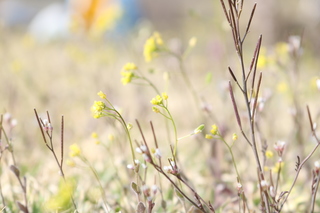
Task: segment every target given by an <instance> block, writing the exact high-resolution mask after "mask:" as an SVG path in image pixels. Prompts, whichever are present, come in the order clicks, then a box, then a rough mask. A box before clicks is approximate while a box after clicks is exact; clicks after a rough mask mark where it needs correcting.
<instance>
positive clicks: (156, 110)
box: [152, 106, 160, 113]
mask: <svg viewBox="0 0 320 213" xmlns="http://www.w3.org/2000/svg"><path fill="white" fill-rule="evenodd" d="M152 111H154V112H155V113H159V112H160V110H159V108H158V107H155V106H153V107H152Z"/></svg>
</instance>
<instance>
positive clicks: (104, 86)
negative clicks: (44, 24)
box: [0, 1, 320, 213]
mask: <svg viewBox="0 0 320 213" xmlns="http://www.w3.org/2000/svg"><path fill="white" fill-rule="evenodd" d="M230 2H232V1H230ZM241 2H242V1H239V3H235V4H234V5H229V3H228V1H225V2H224V3H225V8H226V11H229V10H230V11H231V12H230V13H229V12H227V14H224V10H223V7H222V6H221V4H220V2H218V1H217V2H216V3H214V6H215V7H214V9H213V12H212V14H211V15H210V16H209V17H211V18H212V19H210V20H207V19H203V17H201V16H200V17H199V16H197V14H196V13H192V14H193V15H190V16H186V17H185V26H184V27H183V28H182V29H179V31H174V30H173V29H166V30H165V29H164V30H159V29H155V28H153V27H150V26H149V25H141V26H140V27H139V28H138V29H136V30H134V31H133V32H132V34H129V35H127V36H126V37H121V39H111V38H106V39H93V38H91V37H89V36H87V35H85V34H81V35H76V36H74V37H73V38H72V39H67V40H63V41H60V40H59V41H52V42H47V43H40V42H37V40H35V38H33V37H32V36H30V35H27V34H25V33H19V32H8V31H6V30H5V29H2V30H1V32H0V34H1V39H0V45H1V50H0V59H1V68H0V97H1V101H0V110H1V111H0V113H1V122H0V123H1V125H0V127H1V129H0V130H1V131H0V142H1V143H0V151H1V152H0V163H1V164H0V171H1V173H0V184H1V185H0V186H1V187H0V193H1V194H0V195H1V199H0V210H1V209H2V210H1V211H0V212H7V213H9V212H19V211H20V212H34V213H36V212H61V213H62V212H110V213H111V212H138V213H142V212H159V213H162V212H319V211H320V201H319V198H318V197H317V194H319V193H318V192H317V189H318V184H319V179H320V175H319V170H320V165H319V164H320V161H319V160H320V159H319V151H318V150H317V147H318V145H319V143H320V141H319V139H318V138H317V132H318V128H317V126H316V123H317V122H318V121H319V116H320V111H319V107H318V106H319V91H320V80H319V79H320V78H319V67H320V64H319V60H318V58H319V54H318V50H317V48H316V47H317V45H318V43H317V42H318V41H313V40H312V39H313V38H314V34H313V33H315V34H316V32H309V31H308V30H310V28H308V27H307V28H306V29H305V31H299V30H297V29H299V28H295V30H288V32H287V33H288V35H286V36H283V34H285V33H284V31H285V30H283V31H282V33H281V32H277V33H278V36H277V38H275V35H273V32H272V31H268V30H267V29H269V30H270V29H272V28H271V27H268V26H265V29H263V30H261V28H263V27H262V25H264V23H266V22H264V21H265V19H266V18H267V16H266V15H265V13H264V12H263V10H262V9H261V8H259V4H258V6H257V9H256V11H255V13H256V14H255V16H252V17H253V18H252V24H251V25H250V27H249V30H248V31H246V30H247V29H248V27H247V26H248V25H249V24H248V23H250V21H249V20H251V19H250V17H251V14H253V13H252V8H254V5H253V4H252V3H251V2H250V1H249V3H248V4H244V6H243V7H244V8H243V13H241V14H240V11H242V10H240V8H241V7H242V6H241ZM262 4H263V3H262ZM292 7H293V8H294V7H295V6H292ZM283 8H285V7H283ZM283 11H286V10H285V9H283ZM273 12H274V11H273ZM226 16H227V17H228V18H226ZM256 16H257V18H256ZM303 17H305V20H306V22H307V24H308V25H307V24H306V25H307V26H311V25H310V20H309V19H308V17H307V16H303ZM206 18H207V17H206ZM227 19H228V20H229V23H228V20H227ZM302 20H304V19H302ZM280 22H281V24H282V26H283V28H285V26H286V22H285V21H283V20H279V25H280ZM299 24H301V23H299ZM230 26H231V27H230ZM277 27H278V28H279V29H280V27H279V26H278V25H277ZM290 29H291V28H290ZM314 30H315V31H316V30H317V28H315V29H314ZM260 31H262V32H263V34H262V37H259V36H260V34H261V33H260ZM310 31H311V30H310ZM318 31H319V30H318ZM246 32H248V33H247V34H246ZM292 32H294V33H292ZM291 33H292V34H291ZM232 35H234V36H232ZM259 38H262V39H261V40H260V39H259ZM265 40H266V42H265ZM235 44H236V45H235ZM307 106H308V107H307ZM35 112H36V113H35ZM37 116H38V117H37ZM37 118H38V119H37ZM39 125H40V127H39ZM62 126H63V128H62Z"/></svg>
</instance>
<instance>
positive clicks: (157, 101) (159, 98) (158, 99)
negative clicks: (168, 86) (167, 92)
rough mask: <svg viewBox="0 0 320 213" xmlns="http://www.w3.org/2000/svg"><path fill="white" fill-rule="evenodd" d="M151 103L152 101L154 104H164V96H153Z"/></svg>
mask: <svg viewBox="0 0 320 213" xmlns="http://www.w3.org/2000/svg"><path fill="white" fill-rule="evenodd" d="M150 103H152V104H153V105H160V104H162V98H161V96H160V95H157V96H156V97H155V98H153V99H152V100H151V101H150Z"/></svg>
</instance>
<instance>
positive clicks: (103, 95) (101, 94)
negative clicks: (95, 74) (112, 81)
mask: <svg viewBox="0 0 320 213" xmlns="http://www.w3.org/2000/svg"><path fill="white" fill-rule="evenodd" d="M98 95H99V97H100V98H102V99H106V98H107V95H106V94H104V93H103V92H102V91H100V92H98Z"/></svg>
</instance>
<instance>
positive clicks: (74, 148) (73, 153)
mask: <svg viewBox="0 0 320 213" xmlns="http://www.w3.org/2000/svg"><path fill="white" fill-rule="evenodd" d="M80 154H81V149H80V147H79V146H78V144H75V143H74V144H72V145H71V146H70V153H69V156H70V157H77V156H79V155H80Z"/></svg>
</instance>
